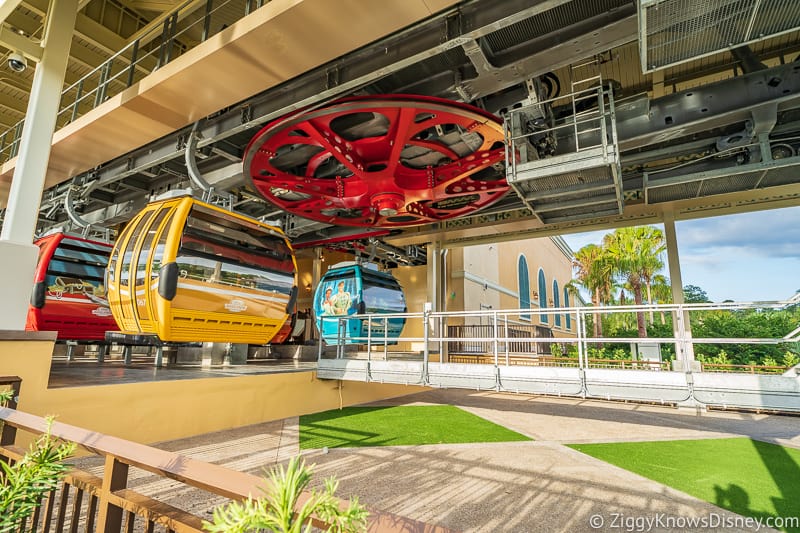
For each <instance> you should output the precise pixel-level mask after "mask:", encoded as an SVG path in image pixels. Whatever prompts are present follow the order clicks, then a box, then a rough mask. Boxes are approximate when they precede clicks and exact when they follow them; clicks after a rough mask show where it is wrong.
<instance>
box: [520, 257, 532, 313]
mask: <svg viewBox="0 0 800 533" xmlns="http://www.w3.org/2000/svg"><path fill="white" fill-rule="evenodd" d="M517 288H518V290H519V308H520V309H530V308H531V282H530V278H529V276H528V260H527V259H525V256H524V255H520V256H519V259H518V260H517ZM519 317H520V318H522V319H528V320H530V318H531V315H530V313H520V314H519Z"/></svg>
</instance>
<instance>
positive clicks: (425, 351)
mask: <svg viewBox="0 0 800 533" xmlns="http://www.w3.org/2000/svg"><path fill="white" fill-rule="evenodd" d="M430 316H431V312H430V310H429V309H425V312H424V313H422V320H423V324H422V337H423V341H424V347H423V349H422V350H423V351H422V383H423V384H426V383H428V358H429V356H430V353H429V350H428V339H429V337H430V331H429V329H430V326H429V324H428V318H429V317H430Z"/></svg>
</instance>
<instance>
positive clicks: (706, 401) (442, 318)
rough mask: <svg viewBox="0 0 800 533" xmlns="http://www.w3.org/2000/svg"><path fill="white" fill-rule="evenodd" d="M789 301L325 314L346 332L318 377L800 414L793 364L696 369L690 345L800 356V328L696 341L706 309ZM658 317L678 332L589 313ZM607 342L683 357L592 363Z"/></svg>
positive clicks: (322, 358) (324, 357) (323, 357)
mask: <svg viewBox="0 0 800 533" xmlns="http://www.w3.org/2000/svg"><path fill="white" fill-rule="evenodd" d="M793 303H797V302H747V303H723V304H683V305H652V306H651V305H643V306H617V307H600V308H595V307H581V308H574V307H572V308H549V309H523V310H520V309H513V310H485V311H472V312H460V313H454V312H448V313H434V312H423V313H402V314H393V315H352V316H348V317H325V318H324V320H326V321H336V323H337V324H338V331H339V333H340V334H339V336H338V338H337V339H335V341H334V339H329V340H331V341H332V342H331V344H335V346H329V347H327V348H326V347H325V346H323V343H320V348H319V361H318V365H317V376H318V377H320V378H322V379H340V380H354V381H367V382H379V383H399V384H407V385H423V386H428V387H455V388H465V389H472V390H494V391H505V392H527V393H533V394H549V395H558V396H574V397H581V398H602V399H607V400H615V399H616V400H626V401H628V400H631V401H645V402H656V403H663V404H671V405H684V406H692V407H718V408H720V407H721V408H729V407H730V408H738V409H755V410H776V411H791V412H800V377H799V376H798V375H797V373H796V370H794V369H789V368H787V367H781V366H767V365H755V364H746V365H735V364H716V365H708V364H705V365H701V364H700V363H701V362H700V361H695V359H694V353H695V351H698V352H700V351H702V350H703V349H704V348H703V347H704V346H711V345H719V344H721V345H725V346H728V345H740V346H768V345H781V346H782V347H785V349H786V350H787V351H791V352H792V353H794V354H797V353H798V347H800V327H796V325H795V324H791V325H788V324H787V329H788V330H790V331H787V332H786V333H785V334H780V335H776V336H774V337H767V338H762V337H736V338H734V337H724V338H717V337H694V336H693V335H692V333H691V325H692V323H693V321H695V323H696V324H698V325H699V323H700V320H702V319H704V318H705V319H706V320H708V318H709V314H708V313H715V312H723V313H724V312H740V311H746V310H748V309H750V310H752V309H756V310H759V312H764V311H768V310H769V309H782V308H785V307H786V306H787V305H790V304H793ZM651 312H652V319H653V320H659V321H660V320H661V316H662V313H663V316H664V322H665V323H666V324H672V326H674V329H672V328H670V329H671V331H672V334H671V335H668V336H663V337H644V338H640V337H624V338H621V337H610V336H607V337H605V336H596V335H594V336H590V335H588V334H587V331H588V326H589V324H590V322H591V320H598V319H599V318H600V317H602V316H605V317H606V322H609V321H612V320H617V321H618V322H622V323H623V326H625V325H626V324H625V323H624V322H625V321H627V322H628V323H627V327H629V328H630V329H631V330H633V331H636V326H635V325H636V315H637V314H639V315H642V314H643V315H644V316H645V317H647V318H648V319H650V314H651ZM667 316H669V317H670V318H669V320H667ZM793 316H796V315H793ZM611 317H613V319H612V318H611ZM386 318H394V319H399V318H402V319H404V320H405V327H404V329H403V332H402V334H401V335H399V336H398V337H396V338H395V337H392V336H390V335H386V334H385V332H386V329H385V326H381V324H382V322H381V319H386ZM567 319H569V320H567ZM349 321H357V323H358V324H361V323H364V324H366V325H367V327H366V328H365V329H363V330H360V333H363V335H360V336H354V335H353V332H354V331H357V330H356V329H354V328H349V326H351V325H353V323H352V322H349ZM362 321H365V322H362ZM373 325H374V326H375V327H373ZM545 326H546V327H545ZM662 329H666V328H662ZM698 329H699V328H698ZM347 332H349V334H348V333H347ZM456 334H457V335H456ZM603 344H613V345H614V346H615V347H616V350H619V351H621V352H622V353H623V355H625V354H626V353H627V352H626V349H627V350H630V353H640V354H641V353H644V352H646V350H645V349H646V348H653V347H654V346H657V347H658V349H664V350H665V351H666V350H667V349H669V350H674V353H675V354H676V356H677V358H676V361H675V362H674V364H670V361H663V360H661V359H660V358H659V357H658V356H657V355H656V357H655V358H654V359H652V360H651V359H646V358H638V359H634V358H632V357H631V358H627V357H623V358H615V359H604V358H603V359H598V358H593V357H592V353H593V351H592V350H594V349H595V348H596V347H597V346H600V345H603ZM620 346H623V347H625V348H620ZM555 347H558V348H555ZM570 347H572V349H571V350H570V349H569V348H570ZM331 348H333V349H331ZM554 351H555V352H559V351H561V352H566V351H570V352H575V353H576V355H575V356H573V357H556V356H554V355H558V354H554V353H553V352H554ZM657 353H658V352H656V354H657Z"/></svg>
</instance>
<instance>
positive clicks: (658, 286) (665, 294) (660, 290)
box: [652, 274, 672, 324]
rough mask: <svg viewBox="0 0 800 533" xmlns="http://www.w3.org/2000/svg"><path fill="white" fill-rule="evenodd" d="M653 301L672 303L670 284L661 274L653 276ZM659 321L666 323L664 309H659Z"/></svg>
mask: <svg viewBox="0 0 800 533" xmlns="http://www.w3.org/2000/svg"><path fill="white" fill-rule="evenodd" d="M652 294H653V303H658V304H668V303H672V286H671V285H670V284H669V279H667V277H666V276H664V275H662V274H656V275H655V276H653V286H652ZM661 323H662V324H666V323H667V317H666V316H665V314H664V311H661Z"/></svg>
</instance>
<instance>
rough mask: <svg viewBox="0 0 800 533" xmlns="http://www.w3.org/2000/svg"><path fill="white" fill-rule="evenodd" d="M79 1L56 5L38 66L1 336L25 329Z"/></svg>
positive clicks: (17, 178)
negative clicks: (38, 229)
mask: <svg viewBox="0 0 800 533" xmlns="http://www.w3.org/2000/svg"><path fill="white" fill-rule="evenodd" d="M77 13H78V0H53V2H52V3H51V4H50V10H49V12H48V14H47V21H46V27H45V32H44V39H43V40H42V46H43V48H44V50H43V52H42V60H41V62H40V63H39V64H38V65H36V72H35V73H34V75H33V83H32V85H31V92H30V98H29V100H28V108H27V111H26V116H25V121H24V122H22V123H20V127H21V136H20V141H19V143H18V144H17V149H16V151H17V152H18V153H19V160H18V161H17V165H16V168H15V169H14V176H13V179H12V181H11V189H10V191H9V194H8V207H7V209H6V213H5V217H4V220H3V229H2V232H0V257H2V258H3V259H4V260H5V264H4V268H3V276H2V278H0V294H2V295H3V305H2V306H0V330H3V329H8V330H22V329H25V317H26V314H27V308H28V300H29V298H30V295H31V289H32V288H33V272H34V269H35V268H36V258H37V255H38V249H37V248H36V247H35V246H33V244H32V241H33V236H34V233H35V232H36V224H37V222H38V215H39V204H40V202H41V198H42V189H43V187H44V182H45V176H46V175H47V164H48V161H49V159H50V149H51V142H52V138H53V132H54V131H55V127H56V121H57V119H58V111H59V105H60V103H61V88H62V87H63V85H64V73H65V72H66V69H67V62H68V60H69V49H70V45H71V44H72V33H73V30H74V28H75V19H76V16H77Z"/></svg>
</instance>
